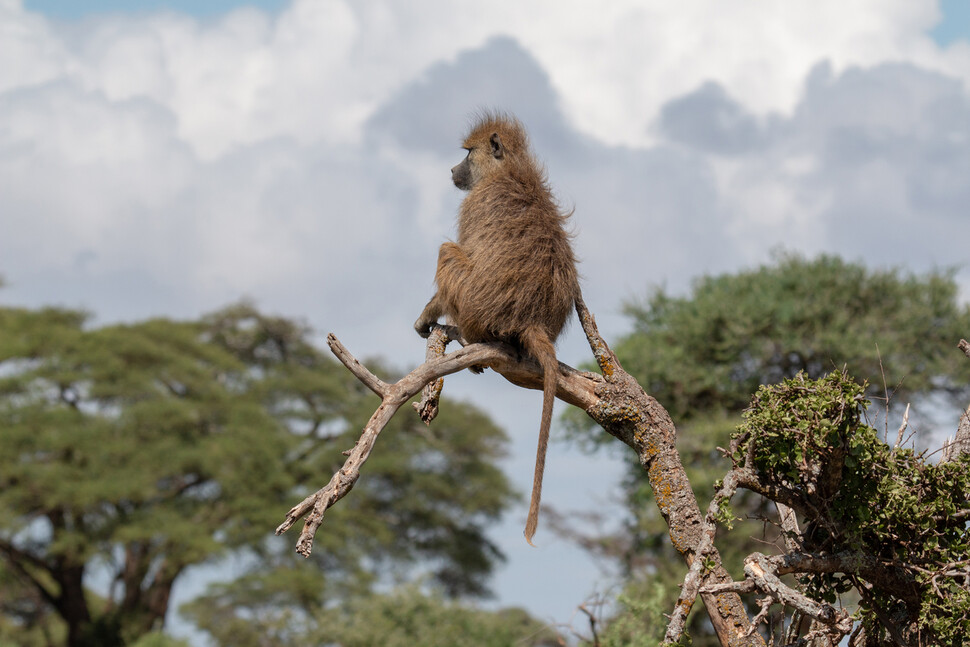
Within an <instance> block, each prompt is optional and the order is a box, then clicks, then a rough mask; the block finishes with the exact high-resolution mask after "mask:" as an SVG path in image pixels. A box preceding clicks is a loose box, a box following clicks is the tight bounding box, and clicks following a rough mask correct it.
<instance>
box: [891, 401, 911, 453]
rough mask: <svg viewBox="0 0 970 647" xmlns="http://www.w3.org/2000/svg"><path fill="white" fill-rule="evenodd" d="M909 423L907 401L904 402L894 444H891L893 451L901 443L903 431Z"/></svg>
mask: <svg viewBox="0 0 970 647" xmlns="http://www.w3.org/2000/svg"><path fill="white" fill-rule="evenodd" d="M908 425H909V403H908V402H907V403H906V411H905V412H903V424H901V425H899V431H898V432H897V433H896V444H895V445H893V451H896V450H897V449H899V446H900V445H902V444H903V432H904V431H906V427H907V426H908Z"/></svg>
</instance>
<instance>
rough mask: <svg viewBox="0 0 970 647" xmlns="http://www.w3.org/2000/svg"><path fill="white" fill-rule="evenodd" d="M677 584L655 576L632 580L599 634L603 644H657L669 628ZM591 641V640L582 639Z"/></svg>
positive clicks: (620, 646)
mask: <svg viewBox="0 0 970 647" xmlns="http://www.w3.org/2000/svg"><path fill="white" fill-rule="evenodd" d="M678 593H679V591H678V590H677V589H676V587H674V586H672V585H670V584H665V583H663V582H661V581H659V580H657V579H654V578H644V579H636V580H631V581H630V582H628V583H627V585H626V586H625V587H624V590H623V592H622V593H620V595H619V597H617V599H616V606H617V610H616V613H615V614H614V615H613V617H612V618H610V619H609V622H608V623H607V624H606V626H605V627H604V628H603V629H602V630H601V633H600V635H599V646H600V647H656V645H659V644H660V643H661V642H663V638H664V633H665V632H666V630H667V619H666V618H665V617H664V614H666V613H670V609H671V606H670V604H669V601H670V598H671V596H673V597H674V598H675V599H676V597H677V594H678ZM582 644H583V645H584V646H585V645H590V644H591V643H585V642H584V643H582Z"/></svg>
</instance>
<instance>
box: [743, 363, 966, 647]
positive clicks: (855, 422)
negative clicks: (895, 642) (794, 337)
mask: <svg viewBox="0 0 970 647" xmlns="http://www.w3.org/2000/svg"><path fill="white" fill-rule="evenodd" d="M864 392H865V385H860V384H857V383H855V382H854V381H853V380H852V379H851V378H850V377H849V376H848V374H846V373H845V372H843V371H836V372H833V373H830V374H829V375H826V376H824V377H822V378H820V379H818V380H809V379H807V378H806V377H805V376H804V375H803V374H799V375H797V376H796V377H795V378H793V379H790V380H785V381H784V382H782V383H781V384H777V385H773V386H762V387H761V388H760V389H759V390H758V392H757V393H756V394H755V396H754V398H753V400H752V402H751V406H750V408H749V409H748V410H747V411H745V412H744V415H743V422H742V424H741V425H740V426H739V428H738V431H737V433H736V434H735V436H734V437H735V439H736V440H737V441H738V443H737V447H736V450H735V451H734V454H733V456H732V458H733V459H734V461H735V462H736V464H744V463H745V462H746V461H747V460H748V458H749V457H750V460H751V463H750V464H749V466H750V467H752V468H753V469H755V470H756V472H757V473H758V476H759V480H760V481H761V483H763V484H764V485H766V486H768V488H766V489H770V488H778V489H779V490H782V491H784V492H786V493H787V494H788V495H789V496H791V497H792V498H791V501H792V502H794V503H795V504H796V505H795V506H794V507H795V508H796V510H798V512H799V513H800V516H802V517H803V518H804V521H805V524H804V525H803V526H802V528H803V531H802V535H803V536H802V537H801V539H802V541H803V542H804V545H805V548H806V550H808V551H811V552H823V551H824V552H826V553H830V554H831V553H839V552H844V551H853V552H856V553H858V554H859V555H865V556H869V557H872V558H874V559H875V560H876V562H877V563H879V564H880V565H882V566H886V567H892V568H895V569H898V570H897V571H895V572H896V573H897V574H898V576H899V577H898V578H897V580H898V581H899V582H906V584H905V585H902V586H887V585H885V583H882V582H868V586H867V587H866V588H867V589H868V590H867V591H866V592H865V594H863V595H862V601H861V608H860V612H859V617H860V620H861V621H862V622H863V623H864V624H865V625H866V627H867V630H868V634H869V635H870V636H872V635H878V634H882V633H883V631H884V628H882V627H881V625H880V623H879V620H878V618H877V614H876V608H878V609H879V610H880V612H881V613H883V615H884V617H892V618H894V619H895V620H896V622H897V623H898V626H899V627H900V628H901V629H902V630H903V631H904V632H907V633H909V634H910V635H912V636H916V635H920V636H922V638H920V639H917V640H918V644H924V643H923V642H922V641H923V640H925V639H926V636H927V635H929V636H932V641H931V642H929V643H925V644H936V645H943V646H950V645H953V646H955V645H962V644H963V640H964V638H965V636H966V635H968V634H970V532H968V530H967V519H968V515H970V455H967V454H962V455H960V456H959V457H958V458H956V459H955V460H952V461H949V462H947V463H943V464H933V463H930V462H928V461H927V460H926V459H927V457H926V455H925V454H924V453H915V452H913V451H912V450H910V449H901V448H899V449H893V448H892V447H890V446H889V445H887V444H886V443H884V442H882V441H881V440H880V439H879V435H878V433H877V432H876V430H875V429H873V428H872V427H871V426H869V425H868V424H866V423H865V421H864V415H863V414H864V410H865V407H867V406H868V405H869V402H868V401H866V400H865V398H864V397H863V393H864ZM860 580H861V578H860V577H858V576H852V575H847V574H844V573H826V574H814V575H811V576H808V577H806V578H805V579H804V582H805V584H806V585H808V588H809V592H810V593H811V594H812V595H813V596H814V597H815V598H816V599H824V600H827V601H829V602H834V601H835V600H836V599H837V596H838V595H839V594H840V593H844V592H846V591H848V590H850V589H852V588H858V586H859V584H860Z"/></svg>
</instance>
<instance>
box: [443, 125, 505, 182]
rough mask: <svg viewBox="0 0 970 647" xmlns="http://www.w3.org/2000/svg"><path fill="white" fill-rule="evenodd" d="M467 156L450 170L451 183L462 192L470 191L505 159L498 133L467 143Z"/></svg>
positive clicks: (498, 167) (497, 168)
mask: <svg viewBox="0 0 970 647" xmlns="http://www.w3.org/2000/svg"><path fill="white" fill-rule="evenodd" d="M465 150H466V151H468V155H466V156H465V159H463V160H462V161H461V163H460V164H458V165H457V166H455V167H453V168H452V169H451V181H452V182H454V183H455V186H456V187H458V188H459V189H461V190H462V191H470V190H471V188H472V187H473V186H475V185H476V184H478V181H479V180H481V179H482V178H483V177H485V176H486V175H487V174H489V173H493V172H495V171H497V170H499V169H500V167H501V166H502V162H503V160H504V159H505V147H504V146H503V145H502V139H501V138H500V137H499V136H498V133H492V135H491V137H489V138H488V139H483V141H481V142H467V143H466V145H465Z"/></svg>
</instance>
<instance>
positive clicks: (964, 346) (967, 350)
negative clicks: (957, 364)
mask: <svg viewBox="0 0 970 647" xmlns="http://www.w3.org/2000/svg"><path fill="white" fill-rule="evenodd" d="M957 348H959V349H960V350H962V351H963V354H964V355H966V356H967V357H970V342H968V341H967V340H966V339H961V340H960V343H958V344H957Z"/></svg>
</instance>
